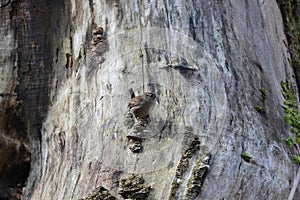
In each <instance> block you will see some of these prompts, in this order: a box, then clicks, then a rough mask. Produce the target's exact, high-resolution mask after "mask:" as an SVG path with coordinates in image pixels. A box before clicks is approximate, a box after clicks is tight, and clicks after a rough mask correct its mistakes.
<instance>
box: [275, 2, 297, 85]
mask: <svg viewBox="0 0 300 200" xmlns="http://www.w3.org/2000/svg"><path fill="white" fill-rule="evenodd" d="M277 4H278V6H279V8H280V10H281V14H282V19H283V24H284V32H285V34H286V37H287V43H288V44H287V45H288V49H289V52H290V54H291V65H292V66H293V69H294V72H295V75H296V80H297V85H298V88H300V0H277Z"/></svg>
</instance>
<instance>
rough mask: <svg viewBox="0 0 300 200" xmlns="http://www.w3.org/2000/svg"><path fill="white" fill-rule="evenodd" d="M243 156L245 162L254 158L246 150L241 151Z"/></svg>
mask: <svg viewBox="0 0 300 200" xmlns="http://www.w3.org/2000/svg"><path fill="white" fill-rule="evenodd" d="M241 158H242V159H243V160H244V161H245V162H250V160H251V159H252V157H251V156H249V155H248V154H247V153H246V152H243V153H241Z"/></svg>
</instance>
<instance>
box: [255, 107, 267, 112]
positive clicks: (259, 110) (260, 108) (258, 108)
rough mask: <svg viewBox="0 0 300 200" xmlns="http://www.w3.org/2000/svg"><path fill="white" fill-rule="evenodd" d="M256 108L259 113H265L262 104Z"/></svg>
mask: <svg viewBox="0 0 300 200" xmlns="http://www.w3.org/2000/svg"><path fill="white" fill-rule="evenodd" d="M255 110H256V111H257V112H259V113H264V112H265V110H264V109H263V108H262V107H261V106H255Z"/></svg>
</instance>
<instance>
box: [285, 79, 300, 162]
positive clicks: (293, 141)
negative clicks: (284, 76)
mask: <svg viewBox="0 0 300 200" xmlns="http://www.w3.org/2000/svg"><path fill="white" fill-rule="evenodd" d="M281 89H282V90H281V93H282V95H283V97H284V102H283V108H284V116H283V119H284V122H285V124H286V125H288V126H290V127H291V129H290V130H291V132H292V133H294V137H289V138H287V139H286V140H285V144H286V145H287V146H288V147H289V148H292V147H296V149H297V151H298V152H297V153H296V154H294V155H292V156H291V158H292V160H293V162H294V163H296V164H300V149H299V146H300V114H299V111H298V108H297V99H296V97H295V95H294V94H293V93H292V91H291V90H290V87H289V84H288V82H283V81H282V82H281Z"/></svg>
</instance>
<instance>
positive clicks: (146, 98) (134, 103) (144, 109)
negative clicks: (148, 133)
mask: <svg viewBox="0 0 300 200" xmlns="http://www.w3.org/2000/svg"><path fill="white" fill-rule="evenodd" d="M155 99H156V95H155V94H154V93H152V92H146V93H144V94H143V95H139V96H136V97H133V98H132V99H131V100H130V102H129V104H128V107H129V109H130V111H131V112H132V113H133V114H134V115H135V117H136V118H137V119H142V118H145V117H147V116H148V115H149V110H150V108H151V107H152V106H153V105H154V104H155Z"/></svg>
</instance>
